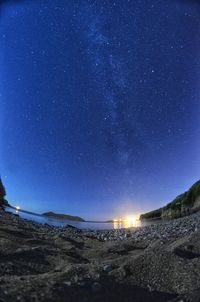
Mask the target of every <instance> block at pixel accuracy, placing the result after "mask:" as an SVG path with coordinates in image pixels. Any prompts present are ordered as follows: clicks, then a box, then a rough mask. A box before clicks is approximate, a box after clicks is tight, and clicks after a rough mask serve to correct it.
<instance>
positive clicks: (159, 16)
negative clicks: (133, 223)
mask: <svg viewBox="0 0 200 302" xmlns="http://www.w3.org/2000/svg"><path fill="white" fill-rule="evenodd" d="M199 17H200V4H199V1H178V0H174V1H173V0H170V1H167V0H134V1H132V0H123V1H122V0H113V1H111V0H96V1H95V0H76V1H72V0H68V1H64V0H54V1H51V0H35V1H28V0H27V1H0V173H1V177H2V180H3V182H4V184H5V186H6V188H7V193H8V194H7V198H8V199H9V201H10V203H11V204H13V205H18V204H19V205H20V206H21V207H23V208H24V209H27V210H31V211H35V212H38V213H42V212H44V211H48V210H52V211H55V212H61V213H68V214H72V215H79V216H82V217H83V218H85V219H109V218H114V217H115V216H125V215H129V214H139V213H142V212H145V211H148V210H151V209H154V208H157V207H160V206H162V205H164V204H165V203H166V202H169V201H171V200H172V199H173V198H174V197H175V196H176V195H177V194H179V193H182V192H183V191H185V190H186V189H188V187H190V185H192V184H193V182H195V181H196V180H197V179H199V172H200V161H199V154H200V143H199V134H200V119H199V114H200V18H199Z"/></svg>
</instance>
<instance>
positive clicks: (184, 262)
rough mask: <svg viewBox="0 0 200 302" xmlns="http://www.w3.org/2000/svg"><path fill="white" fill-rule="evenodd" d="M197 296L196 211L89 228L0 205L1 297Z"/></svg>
mask: <svg viewBox="0 0 200 302" xmlns="http://www.w3.org/2000/svg"><path fill="white" fill-rule="evenodd" d="M102 300H104V301H126V302H127V301H136V302H137V301H138V302H139V301H142V302H143V301H154V302H155V301H158V302H162V301H184V302H187V301H188V302H198V301H200V213H196V214H193V215H190V216H187V217H184V218H180V219H177V220H173V221H169V222H165V223H162V224H153V225H151V226H146V227H141V228H132V229H123V230H105V231H90V230H79V229H76V228H73V227H53V226H49V225H42V224H39V223H36V222H32V221H28V220H24V219H22V218H20V217H18V216H15V215H13V214H10V213H6V212H5V211H3V209H0V301H1V302H2V301H8V302H10V301H22V302H23V301H24V302H25V301H27V302H28V301H36V302H37V301H61V302H62V301H72V302H73V301H76V302H79V301H80V302H89V301H102Z"/></svg>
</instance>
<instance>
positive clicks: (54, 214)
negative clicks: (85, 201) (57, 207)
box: [42, 212, 85, 222]
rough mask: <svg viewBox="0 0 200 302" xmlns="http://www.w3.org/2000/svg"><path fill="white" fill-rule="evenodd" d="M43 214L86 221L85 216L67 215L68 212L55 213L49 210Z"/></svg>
mask: <svg viewBox="0 0 200 302" xmlns="http://www.w3.org/2000/svg"><path fill="white" fill-rule="evenodd" d="M42 215H44V216H47V217H53V218H60V219H67V220H74V221H82V222H84V221H85V220H84V219H83V218H81V217H79V216H72V215H66V214H57V213H54V212H47V213H43V214H42Z"/></svg>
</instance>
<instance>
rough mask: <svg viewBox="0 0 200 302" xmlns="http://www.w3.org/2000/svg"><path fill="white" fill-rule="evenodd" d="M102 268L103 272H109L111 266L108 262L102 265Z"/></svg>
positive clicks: (111, 268)
mask: <svg viewBox="0 0 200 302" xmlns="http://www.w3.org/2000/svg"><path fill="white" fill-rule="evenodd" d="M103 270H104V272H106V273H109V272H111V271H112V270H113V266H112V265H110V264H107V265H104V267H103Z"/></svg>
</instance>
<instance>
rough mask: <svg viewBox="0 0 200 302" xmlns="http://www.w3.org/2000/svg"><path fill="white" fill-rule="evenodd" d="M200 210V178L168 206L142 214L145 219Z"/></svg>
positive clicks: (174, 216)
mask: <svg viewBox="0 0 200 302" xmlns="http://www.w3.org/2000/svg"><path fill="white" fill-rule="evenodd" d="M199 210H200V180H198V181H197V182H196V183H195V184H194V185H193V186H192V187H191V188H190V189H189V190H188V191H186V192H185V193H183V194H181V195H179V196H177V197H176V198H175V199H174V200H173V201H172V202H170V203H168V204H167V205H166V206H164V207H162V208H160V209H157V210H154V211H151V212H148V213H146V214H142V215H140V220H143V219H160V218H178V217H182V216H186V215H190V214H192V213H194V212H197V211H199Z"/></svg>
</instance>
